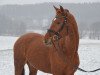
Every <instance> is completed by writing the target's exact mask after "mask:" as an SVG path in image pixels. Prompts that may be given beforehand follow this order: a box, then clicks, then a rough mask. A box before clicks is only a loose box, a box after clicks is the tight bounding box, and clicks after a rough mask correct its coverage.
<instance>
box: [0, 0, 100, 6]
mask: <svg viewBox="0 0 100 75" xmlns="http://www.w3.org/2000/svg"><path fill="white" fill-rule="evenodd" d="M43 2H63V3H83V2H100V0H0V5H3V4H35V3H43Z"/></svg>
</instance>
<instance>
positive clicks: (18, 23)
mask: <svg viewBox="0 0 100 75" xmlns="http://www.w3.org/2000/svg"><path fill="white" fill-rule="evenodd" d="M60 4H61V3H60ZM53 5H56V6H58V5H59V3H41V4H27V5H0V36H4V35H7V36H9V35H10V36H20V35H22V34H24V33H27V32H33V31H35V30H42V31H44V32H45V31H46V30H47V29H48V28H49V26H50V25H51V21H52V19H53V18H54V17H55V10H54V8H53ZM61 5H62V6H64V8H67V9H69V11H70V12H71V13H72V14H74V16H75V18H76V20H77V23H78V27H79V33H80V38H89V39H100V3H81V4H79V3H78V4H74V3H70V4H68V3H62V4H61Z"/></svg>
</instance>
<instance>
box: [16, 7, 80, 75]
mask: <svg viewBox="0 0 100 75" xmlns="http://www.w3.org/2000/svg"><path fill="white" fill-rule="evenodd" d="M54 8H55V10H56V18H55V19H53V22H52V25H51V27H50V29H49V30H48V32H47V33H46V35H45V36H43V35H41V34H37V33H28V34H25V35H23V36H21V37H20V38H19V39H18V40H17V41H16V43H15V45H14V66H15V75H24V65H25V64H27V65H28V67H29V72H30V73H29V75H36V74H37V70H40V71H43V72H46V73H51V74H53V75H74V73H75V71H76V70H77V69H78V66H79V56H78V44H79V34H78V28H77V23H76V21H75V18H74V16H73V15H72V14H71V13H70V12H69V11H68V10H67V9H63V7H62V6H60V9H59V8H56V7H54ZM47 45H48V46H47Z"/></svg>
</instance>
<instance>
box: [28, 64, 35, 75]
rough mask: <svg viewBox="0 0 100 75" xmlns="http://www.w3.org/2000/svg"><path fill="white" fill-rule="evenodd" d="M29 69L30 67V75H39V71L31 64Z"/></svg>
mask: <svg viewBox="0 0 100 75" xmlns="http://www.w3.org/2000/svg"><path fill="white" fill-rule="evenodd" d="M27 65H28V67H29V75H36V74H37V69H35V68H34V67H33V66H32V65H30V64H29V63H27Z"/></svg>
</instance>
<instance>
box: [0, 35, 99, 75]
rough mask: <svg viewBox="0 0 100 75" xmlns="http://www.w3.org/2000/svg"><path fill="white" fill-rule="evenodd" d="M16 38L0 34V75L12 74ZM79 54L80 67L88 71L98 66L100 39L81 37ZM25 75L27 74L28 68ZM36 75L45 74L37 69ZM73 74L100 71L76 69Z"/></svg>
mask: <svg viewBox="0 0 100 75" xmlns="http://www.w3.org/2000/svg"><path fill="white" fill-rule="evenodd" d="M17 39H18V37H10V36H7V37H5V36H0V75H14V65H13V50H12V48H13V45H14V43H15V41H16V40H17ZM7 49H8V50H7ZM79 56H80V67H81V68H83V69H85V70H88V71H89V70H94V69H97V68H100V40H89V39H81V40H80V44H79ZM26 68H27V65H26ZM26 75H28V69H27V71H26ZM38 75H47V74H46V73H43V72H40V71H38ZM75 75H100V71H97V72H94V73H84V72H80V71H77V72H76V73H75Z"/></svg>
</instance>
